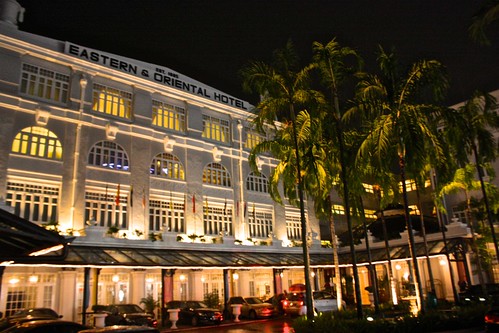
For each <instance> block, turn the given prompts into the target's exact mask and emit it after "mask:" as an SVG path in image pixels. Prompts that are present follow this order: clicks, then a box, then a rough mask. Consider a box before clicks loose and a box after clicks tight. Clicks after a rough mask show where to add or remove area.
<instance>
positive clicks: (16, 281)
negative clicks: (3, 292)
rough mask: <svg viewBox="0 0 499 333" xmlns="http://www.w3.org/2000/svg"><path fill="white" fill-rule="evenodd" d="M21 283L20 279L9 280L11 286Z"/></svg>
mask: <svg viewBox="0 0 499 333" xmlns="http://www.w3.org/2000/svg"><path fill="white" fill-rule="evenodd" d="M19 281H20V280H19V279H18V278H16V277H13V278H12V279H10V280H9V283H10V284H17V283H19Z"/></svg>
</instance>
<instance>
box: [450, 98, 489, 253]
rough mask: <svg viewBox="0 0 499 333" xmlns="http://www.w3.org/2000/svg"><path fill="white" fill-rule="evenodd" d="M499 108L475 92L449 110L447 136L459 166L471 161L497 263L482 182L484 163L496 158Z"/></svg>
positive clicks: (487, 203)
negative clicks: (478, 185) (478, 184)
mask: <svg viewBox="0 0 499 333" xmlns="http://www.w3.org/2000/svg"><path fill="white" fill-rule="evenodd" d="M498 109H499V105H498V104H497V101H496V99H495V98H494V97H493V96H492V95H490V94H487V93H483V92H480V91H475V92H474V93H473V95H472V97H471V98H470V99H469V100H468V101H466V103H464V105H462V106H461V107H459V108H457V109H455V110H454V109H452V110H450V113H449V115H450V117H448V124H447V127H446V133H447V138H448V140H449V142H450V143H451V144H452V147H454V154H455V155H456V159H457V161H459V162H461V166H462V165H463V164H466V163H469V160H470V156H473V158H474V163H475V167H476V170H477V173H478V179H479V181H480V184H481V190H482V196H483V201H484V205H485V211H486V214H487V220H488V222H489V226H490V230H491V233H492V239H493V243H494V247H495V251H496V256H497V260H498V261H499V248H498V244H497V239H496V235H495V230H494V219H493V216H492V213H491V209H490V204H489V200H488V196H487V191H486V187H485V183H484V179H483V177H484V175H483V170H484V165H485V163H487V162H492V161H494V160H495V159H496V156H497V140H496V139H495V137H494V135H493V134H492V132H491V130H497V129H499V115H498V114H497V110H498Z"/></svg>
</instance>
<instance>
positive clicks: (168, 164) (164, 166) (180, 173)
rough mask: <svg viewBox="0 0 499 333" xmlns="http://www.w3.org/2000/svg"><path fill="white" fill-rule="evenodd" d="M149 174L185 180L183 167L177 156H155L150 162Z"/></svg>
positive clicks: (167, 154)
mask: <svg viewBox="0 0 499 333" xmlns="http://www.w3.org/2000/svg"><path fill="white" fill-rule="evenodd" d="M149 172H150V173H151V175H155V176H161V177H166V178H170V179H178V180H185V171H184V166H183V165H182V163H181V162H180V160H179V159H178V158H177V156H175V155H172V154H169V153H161V154H158V155H156V156H155V157H154V159H153V160H152V163H151V169H150V170H149Z"/></svg>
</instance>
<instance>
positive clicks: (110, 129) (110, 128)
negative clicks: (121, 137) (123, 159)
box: [106, 124, 120, 140]
mask: <svg viewBox="0 0 499 333" xmlns="http://www.w3.org/2000/svg"><path fill="white" fill-rule="evenodd" d="M119 130H120V129H119V127H118V126H114V125H111V124H107V125H106V138H107V139H108V140H114V139H116V134H118V132H119Z"/></svg>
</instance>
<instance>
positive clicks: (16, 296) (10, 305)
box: [5, 285, 37, 316]
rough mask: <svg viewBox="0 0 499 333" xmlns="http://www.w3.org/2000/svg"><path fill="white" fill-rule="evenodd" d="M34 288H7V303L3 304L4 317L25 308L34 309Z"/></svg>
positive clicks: (35, 290)
mask: <svg viewBox="0 0 499 333" xmlns="http://www.w3.org/2000/svg"><path fill="white" fill-rule="evenodd" d="M36 295H37V287H36V286H23V285H20V286H15V287H10V286H9V287H8V288H7V302H6V304H5V316H10V315H12V314H13V313H15V312H17V311H19V310H22V309H27V308H34V307H36Z"/></svg>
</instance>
